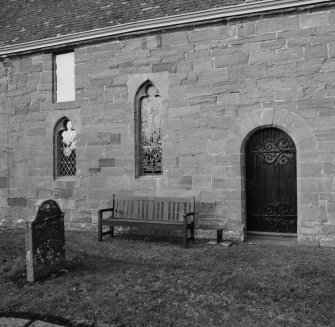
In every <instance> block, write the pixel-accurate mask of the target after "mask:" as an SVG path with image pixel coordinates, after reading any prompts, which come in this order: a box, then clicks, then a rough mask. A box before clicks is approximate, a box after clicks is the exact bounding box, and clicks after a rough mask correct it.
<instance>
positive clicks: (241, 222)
mask: <svg viewBox="0 0 335 327" xmlns="http://www.w3.org/2000/svg"><path fill="white" fill-rule="evenodd" d="M334 33H335V8H332V9H329V7H328V8H325V9H323V10H322V9H318V10H317V11H316V10H313V9H310V10H306V11H298V12H287V13H278V14H273V15H268V16H262V17H260V16H257V17H249V18H243V19H239V20H236V19H235V20H231V21H228V22H227V23H225V24H219V23H218V24H212V25H207V26H202V27H196V28H180V29H178V30H177V31H173V32H172V31H171V32H155V33H152V34H148V35H145V36H138V37H133V38H128V39H126V38H124V39H118V40H110V41H106V42H101V43H94V44H91V45H85V46H79V47H75V48H74V50H75V76H76V77H75V78H76V80H75V81H76V100H75V101H73V102H65V103H54V102H53V101H52V81H53V72H52V67H53V66H52V53H51V52H48V53H38V54H31V55H24V56H21V57H10V58H6V59H1V61H0V78H1V79H0V81H1V85H0V117H1V121H0V127H1V129H0V153H1V157H0V163H1V168H0V196H1V198H0V207H1V216H0V223H2V224H13V223H17V222H22V221H25V220H26V219H27V217H28V216H29V209H30V207H31V206H32V204H33V203H35V202H36V200H37V199H46V198H53V199H56V201H57V202H58V203H59V204H60V206H61V208H62V210H63V211H64V212H65V220H66V222H67V223H71V224H82V223H96V221H97V210H98V209H99V208H103V207H106V206H107V205H108V202H109V200H110V199H111V197H112V194H113V193H117V194H119V193H129V194H153V195H155V194H157V195H158V194H159V195H173V196H176V195H180V196H183V197H185V196H193V195H194V196H196V199H197V212H198V217H197V233H198V236H214V235H215V229H217V228H221V227H223V228H224V237H228V238H230V239H235V240H243V239H244V236H245V234H244V233H245V189H244V188H245V186H244V167H243V165H244V157H243V153H244V144H245V140H246V138H247V136H248V135H250V133H251V132H252V131H253V130H255V129H256V128H258V127H261V126H276V127H278V128H281V129H283V130H284V131H285V132H286V133H288V134H289V135H290V136H291V137H292V139H293V140H294V142H295V143H296V147H297V174H298V180H297V187H298V239H299V242H301V243H308V244H313V245H319V244H321V245H333V246H334V245H335V191H334V187H335V186H334V183H333V179H334V176H335V155H334V149H335V108H334V105H335V38H334ZM146 81H150V82H151V83H153V84H154V85H155V86H156V87H157V89H158V91H159V94H160V96H161V97H162V99H163V126H162V130H163V176H160V177H141V178H135V144H134V142H135V133H134V99H135V95H136V91H137V90H138V88H139V87H140V86H141V85H142V84H143V83H144V82H146ZM62 117H68V118H69V119H70V120H71V121H72V122H73V123H74V125H75V129H76V131H77V150H76V151H77V176H76V177H75V178H71V177H66V178H57V179H54V177H53V176H54V175H53V171H54V169H53V129H54V126H55V125H56V123H57V122H58V121H59V119H61V118H62Z"/></svg>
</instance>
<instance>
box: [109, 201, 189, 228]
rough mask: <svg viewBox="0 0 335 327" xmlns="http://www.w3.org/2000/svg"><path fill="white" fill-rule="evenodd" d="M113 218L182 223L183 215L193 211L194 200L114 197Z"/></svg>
mask: <svg viewBox="0 0 335 327" xmlns="http://www.w3.org/2000/svg"><path fill="white" fill-rule="evenodd" d="M113 207H114V211H115V213H114V214H115V216H116V217H119V218H128V219H141V220H161V221H171V222H173V221H183V215H184V214H185V213H187V212H192V211H194V210H195V198H171V197H169V198H166V197H165V198H163V197H119V196H114V199H113Z"/></svg>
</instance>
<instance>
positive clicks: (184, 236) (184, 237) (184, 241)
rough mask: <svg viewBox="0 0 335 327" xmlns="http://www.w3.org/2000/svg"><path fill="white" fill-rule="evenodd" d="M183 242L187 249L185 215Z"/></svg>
mask: <svg viewBox="0 0 335 327" xmlns="http://www.w3.org/2000/svg"><path fill="white" fill-rule="evenodd" d="M183 243H184V247H185V248H186V249H187V217H184V226H183Z"/></svg>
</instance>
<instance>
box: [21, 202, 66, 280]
mask: <svg viewBox="0 0 335 327" xmlns="http://www.w3.org/2000/svg"><path fill="white" fill-rule="evenodd" d="M32 211H33V212H32V217H31V219H30V220H29V222H28V223H27V227H26V265H27V280H28V281H29V282H34V281H36V280H37V279H38V278H40V277H43V276H46V275H48V274H49V273H51V272H53V271H55V270H57V269H59V268H60V267H62V265H63V264H64V261H65V235H64V213H63V212H62V211H61V210H60V208H59V205H58V204H57V202H56V201H54V200H46V201H45V200H43V201H39V202H37V204H36V205H35V206H34V207H33V210H32Z"/></svg>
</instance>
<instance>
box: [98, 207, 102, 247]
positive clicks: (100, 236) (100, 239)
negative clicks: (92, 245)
mask: <svg viewBox="0 0 335 327" xmlns="http://www.w3.org/2000/svg"><path fill="white" fill-rule="evenodd" d="M101 221H102V212H99V214H98V241H99V242H101V241H102V224H101Z"/></svg>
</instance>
